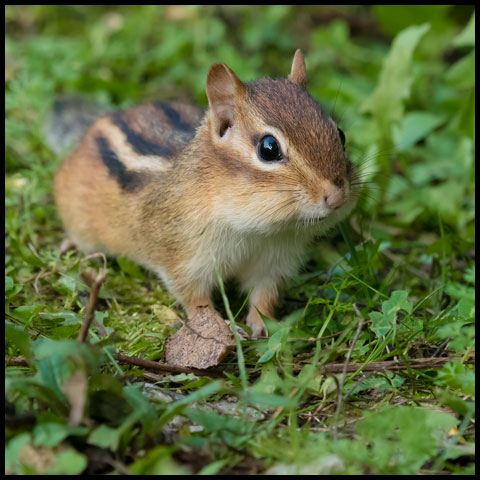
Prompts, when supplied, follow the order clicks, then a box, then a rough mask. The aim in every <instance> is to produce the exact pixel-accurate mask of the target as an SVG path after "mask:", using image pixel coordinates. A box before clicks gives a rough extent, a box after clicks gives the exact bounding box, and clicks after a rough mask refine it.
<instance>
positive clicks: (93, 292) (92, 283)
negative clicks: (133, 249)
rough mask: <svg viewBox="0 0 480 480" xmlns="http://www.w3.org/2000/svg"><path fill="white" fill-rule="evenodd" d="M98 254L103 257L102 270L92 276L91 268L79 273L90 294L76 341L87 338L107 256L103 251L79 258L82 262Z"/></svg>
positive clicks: (104, 275) (105, 267)
mask: <svg viewBox="0 0 480 480" xmlns="http://www.w3.org/2000/svg"><path fill="white" fill-rule="evenodd" d="M99 256H100V257H103V270H102V271H101V272H99V273H98V274H97V275H96V276H95V277H94V276H93V273H92V270H85V271H84V272H82V273H81V274H80V276H81V277H82V280H83V281H84V282H85V283H86V284H87V286H88V287H89V288H90V296H89V297H88V304H87V308H86V309H85V318H84V319H83V324H82V326H81V327H80V331H79V332H78V336H77V341H78V342H85V340H86V338H87V335H88V329H89V328H90V325H91V324H92V321H93V319H94V316H95V305H96V304H97V300H98V294H99V293H100V287H101V286H102V283H103V281H104V280H105V277H106V276H107V258H106V257H105V255H104V254H103V253H93V254H91V255H87V256H86V257H85V258H83V259H82V260H81V261H82V262H84V261H86V260H89V259H91V258H94V257H99Z"/></svg>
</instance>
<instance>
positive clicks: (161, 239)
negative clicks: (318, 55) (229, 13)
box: [54, 50, 358, 337]
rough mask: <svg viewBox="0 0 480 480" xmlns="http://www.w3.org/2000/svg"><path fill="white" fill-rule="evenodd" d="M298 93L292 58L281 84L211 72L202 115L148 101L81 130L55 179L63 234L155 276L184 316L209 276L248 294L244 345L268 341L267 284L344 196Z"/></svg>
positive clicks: (318, 123) (209, 284) (337, 158)
mask: <svg viewBox="0 0 480 480" xmlns="http://www.w3.org/2000/svg"><path fill="white" fill-rule="evenodd" d="M306 83H307V75H306V69H305V62H304V58H303V55H302V53H301V51H300V50H297V51H296V52H295V55H294V58H293V62H292V67H291V71H290V74H289V75H288V77H287V78H282V79H270V78H261V79H259V80H257V81H252V82H248V83H244V82H242V81H241V80H240V79H239V78H238V77H237V75H236V74H235V73H234V72H233V71H232V70H231V69H230V68H229V67H228V66H227V65H225V64H221V63H217V64H214V65H212V67H211V68H210V70H209V72H208V75H207V80H206V93H207V97H208V109H207V111H206V112H205V113H202V111H201V110H199V109H197V108H196V107H193V106H191V105H189V104H186V103H182V102H169V103H164V102H153V103H150V104H146V105H141V106H136V107H133V108H129V109H126V110H121V111H116V112H113V113H109V114H107V115H104V116H102V117H101V118H99V119H97V120H95V121H94V123H93V124H92V125H91V126H90V127H89V129H88V131H87V132H86V134H85V135H84V136H83V138H82V139H81V141H80V143H79V144H78V146H77V147H76V148H75V149H74V150H73V152H72V153H71V154H70V156H69V157H68V158H66V160H65V161H64V163H63V165H62V167H61V168H60V170H59V171H58V173H57V174H56V176H55V185H54V191H55V199H56V202H57V204H58V207H59V210H60V215H61V218H62V219H63V222H64V224H65V227H66V231H67V235H68V236H69V237H70V238H71V239H72V240H73V242H74V243H75V244H76V245H77V246H78V247H79V248H80V249H82V250H84V251H85V252H97V251H103V252H106V253H108V254H114V255H122V256H126V257H129V258H130V259H132V260H134V261H136V262H137V263H139V264H140V265H142V266H144V267H146V268H147V269H150V270H153V271H154V272H156V273H157V274H158V276H159V277H160V279H161V280H162V281H163V283H164V284H165V286H166V287H167V289H168V290H169V291H170V292H171V293H172V294H173V295H174V296H175V297H176V298H177V299H179V300H180V301H181V303H182V304H183V306H184V308H185V310H186V313H187V315H188V316H189V317H191V316H193V315H194V314H195V312H196V309H197V307H198V306H201V305H209V306H211V299H210V295H211V293H212V290H213V289H214V288H215V287H216V286H217V285H218V283H217V282H218V277H217V272H218V273H219V274H220V275H221V278H222V279H227V278H230V277H234V278H236V279H237V280H238V281H239V283H240V286H241V288H242V290H243V291H244V292H250V291H251V294H250V298H249V312H248V316H247V319H246V323H247V325H248V327H249V328H250V329H251V332H252V336H253V337H259V336H262V335H268V332H267V330H266V327H265V325H264V322H263V320H262V317H261V315H260V313H259V312H261V314H262V315H264V316H265V317H267V318H274V307H275V303H276V302H277V299H278V295H279V287H280V286H281V285H282V283H283V282H284V281H285V280H286V279H287V278H288V277H290V276H291V275H293V274H294V273H295V272H296V271H297V269H298V268H299V267H300V265H301V262H302V259H303V257H304V255H305V252H306V249H307V247H308V245H309V244H310V243H311V241H312V239H313V238H314V237H315V236H316V235H318V234H320V233H324V232H326V231H327V230H328V229H330V228H331V227H332V226H333V225H335V224H336V223H337V222H338V221H340V220H342V219H343V218H345V216H346V215H347V214H348V213H349V212H350V211H351V210H352V208H353V206H354V204H355V198H356V195H355V190H356V189H357V188H358V187H357V186H356V184H353V185H352V183H354V182H353V180H352V179H353V177H354V174H355V167H354V166H353V164H352V163H351V162H350V161H349V159H348V157H347V155H346V153H345V135H344V134H343V132H342V131H341V130H340V129H339V128H338V127H337V126H336V124H335V123H334V121H333V120H332V119H331V118H330V117H329V116H328V115H327V114H326V113H325V111H324V109H323V108H322V107H321V106H320V104H319V103H318V102H317V101H316V100H315V99H314V98H312V97H311V96H310V94H309V93H308V92H307V90H306ZM85 128H86V127H85Z"/></svg>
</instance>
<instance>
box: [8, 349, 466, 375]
mask: <svg viewBox="0 0 480 480" xmlns="http://www.w3.org/2000/svg"><path fill="white" fill-rule="evenodd" d="M114 357H115V359H116V360H117V361H118V362H119V363H123V364H128V365H136V366H138V367H142V368H145V369H146V370H154V371H161V372H172V373H193V374H194V375H199V376H201V375H203V376H214V375H218V376H221V375H223V371H222V370H218V369H215V370H198V369H195V368H188V367H178V366H176V365H169V364H167V363H161V362H154V361H152V360H143V359H141V358H137V357H128V356H127V355H122V354H120V353H116V354H115V355H114ZM461 360H462V358H461V357H440V358H439V357H430V358H413V359H410V360H393V361H384V362H371V363H368V364H367V365H364V364H363V363H350V364H348V366H347V367H346V368H345V363H327V364H325V365H323V366H322V367H321V369H320V373H345V372H346V373H355V372H356V371H357V370H359V369H360V368H361V369H362V371H364V372H382V371H384V370H407V369H412V370H421V369H424V368H442V367H443V366H444V365H445V364H446V363H447V362H450V361H461ZM5 363H6V364H7V365H9V366H14V367H28V363H27V361H26V360H25V358H24V357H11V358H9V357H5ZM465 363H468V364H471V363H475V353H473V354H472V355H471V356H470V357H468V358H467V359H466V360H465ZM362 367H363V368H362ZM302 368H303V366H301V365H298V366H296V367H295V371H299V370H301V369H302Z"/></svg>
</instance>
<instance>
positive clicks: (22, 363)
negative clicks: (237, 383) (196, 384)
mask: <svg viewBox="0 0 480 480" xmlns="http://www.w3.org/2000/svg"><path fill="white" fill-rule="evenodd" d="M113 357H114V358H115V360H116V361H117V362H118V363H120V364H122V365H134V366H136V367H141V368H144V369H145V370H153V371H156V372H169V373H193V374H194V375H198V376H203V377H205V376H208V377H216V378H221V377H224V373H223V371H222V370H218V369H205V370H200V369H197V368H189V367H179V366H177V365H169V364H168V363H162V362H154V361H153V360H144V359H143V358H138V357H129V356H128V355H123V354H121V353H115V354H114V355H113ZM5 363H6V364H7V365H9V366H16V367H28V363H27V360H26V359H25V358H24V357H12V358H8V357H5Z"/></svg>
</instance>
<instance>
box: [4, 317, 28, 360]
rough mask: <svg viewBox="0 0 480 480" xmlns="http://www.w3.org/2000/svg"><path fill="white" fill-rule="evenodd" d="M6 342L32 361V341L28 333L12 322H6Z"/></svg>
mask: <svg viewBox="0 0 480 480" xmlns="http://www.w3.org/2000/svg"><path fill="white" fill-rule="evenodd" d="M5 340H6V341H8V342H11V343H12V344H13V345H14V346H15V347H17V348H18V350H19V351H20V353H21V354H22V355H23V356H24V357H25V358H26V359H27V360H29V359H31V343H32V342H31V339H30V336H29V335H28V333H27V332H26V331H25V330H23V329H21V328H19V327H16V326H14V325H12V324H11V323H10V322H5Z"/></svg>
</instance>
